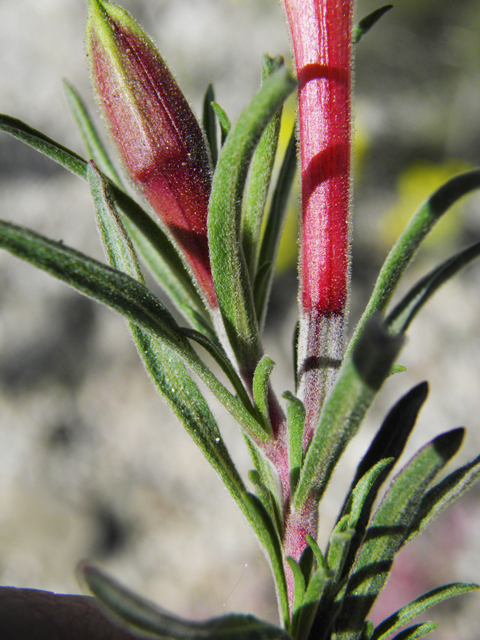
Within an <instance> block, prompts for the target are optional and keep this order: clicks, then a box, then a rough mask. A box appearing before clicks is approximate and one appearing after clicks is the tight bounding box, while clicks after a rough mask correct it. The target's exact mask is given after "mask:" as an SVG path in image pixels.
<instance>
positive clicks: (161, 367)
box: [87, 163, 248, 516]
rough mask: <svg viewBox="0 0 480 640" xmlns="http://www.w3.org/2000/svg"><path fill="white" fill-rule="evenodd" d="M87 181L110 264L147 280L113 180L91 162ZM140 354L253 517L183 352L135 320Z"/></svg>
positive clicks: (163, 393) (159, 387)
mask: <svg viewBox="0 0 480 640" xmlns="http://www.w3.org/2000/svg"><path fill="white" fill-rule="evenodd" d="M87 171H88V180H89V184H90V189H91V192H92V196H93V200H94V203H95V211H96V216H97V224H98V228H99V231H100V237H101V240H102V244H103V247H104V250H105V254H106V256H107V259H108V262H109V264H110V266H112V267H113V268H115V269H118V270H120V271H123V272H124V273H126V274H128V275H129V276H131V277H132V278H134V279H136V280H138V281H139V282H142V283H143V276H142V273H141V270H140V265H139V263H138V259H137V256H136V254H135V250H134V248H133V246H132V243H131V240H130V238H129V236H128V233H127V231H126V229H125V227H124V225H123V223H122V221H121V218H120V216H119V215H118V212H117V211H116V210H115V206H114V203H113V201H112V198H111V194H110V193H109V189H108V185H107V184H106V183H105V181H104V180H103V178H102V176H101V174H100V173H99V172H98V170H97V169H96V168H95V166H94V165H93V164H91V163H89V166H88V170H87ZM129 326H130V331H131V333H132V336H133V339H134V341H135V343H136V346H137V349H138V352H139V355H140V357H141V359H142V361H143V363H144V365H145V368H146V370H147V372H148V373H149V375H150V377H151V379H152V381H153V383H154V385H155V386H156V388H157V390H158V391H159V392H160V395H161V396H162V397H163V398H164V400H165V401H166V402H167V404H168V405H169V406H170V407H171V409H172V410H173V411H174V413H175V415H176V416H177V417H178V418H179V420H180V422H181V423H182V424H183V425H184V427H185V428H186V430H187V432H188V433H189V435H190V436H191V437H192V439H193V440H194V442H195V443H196V444H197V446H198V447H199V448H200V450H201V451H202V452H203V454H204V456H205V457H206V459H207V461H208V462H209V463H210V465H211V466H212V467H213V469H214V470H215V471H216V472H217V473H218V475H219V476H220V478H221V480H222V481H223V483H224V484H225V486H226V487H227V489H228V490H229V491H230V494H231V495H232V497H233V499H234V500H235V502H236V503H237V505H238V506H239V507H240V509H241V510H242V511H243V513H244V514H245V515H247V516H248V510H247V508H246V503H245V500H244V497H245V494H246V488H245V486H244V484H243V482H242V479H241V478H240V476H239V474H238V472H237V469H236V467H235V465H234V463H233V461H232V459H231V457H230V455H229V453H228V451H227V448H226V446H225V443H224V442H223V439H222V437H221V434H220V431H219V429H218V426H217V424H216V422H215V419H214V417H213V415H212V413H211V411H210V409H209V407H208V405H207V402H206V401H205V398H204V397H203V396H202V394H201V393H200V391H199V389H198V387H197V385H196V384H195V383H194V381H193V380H192V379H191V377H190V376H189V375H188V374H187V372H186V370H185V366H184V364H183V362H182V360H181V359H180V357H179V356H178V355H177V354H176V353H175V352H174V351H173V350H172V349H169V348H168V347H167V346H165V345H162V343H161V342H159V341H157V340H156V339H155V338H153V337H152V336H151V335H149V334H148V333H147V332H146V331H144V330H143V329H140V328H139V327H137V326H136V325H135V324H133V323H130V325H129Z"/></svg>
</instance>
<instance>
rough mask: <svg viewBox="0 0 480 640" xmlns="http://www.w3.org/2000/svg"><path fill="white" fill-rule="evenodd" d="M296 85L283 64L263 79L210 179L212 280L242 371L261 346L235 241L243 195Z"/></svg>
mask: <svg viewBox="0 0 480 640" xmlns="http://www.w3.org/2000/svg"><path fill="white" fill-rule="evenodd" d="M295 86H296V83H295V81H294V79H293V78H292V76H291V75H290V74H289V72H288V71H287V70H286V69H285V68H283V67H282V68H280V69H279V70H277V71H276V72H275V73H274V74H272V75H271V76H270V77H269V78H267V80H266V81H265V82H264V84H263V85H262V87H261V89H260V90H259V92H258V93H257V94H256V95H255V96H254V98H253V100H252V101H251V103H250V104H249V106H248V107H247V108H246V109H245V110H244V111H243V112H242V113H241V114H240V116H239V118H238V120H237V122H236V123H235V125H234V127H233V128H232V130H231V131H230V133H229V135H228V138H227V140H226V141H225V144H224V146H223V148H222V152H221V154H220V157H219V160H218V164H217V170H216V172H215V175H214V178H213V185H212V196H211V198H210V206H209V215H208V237H209V247H210V258H211V262H212V273H213V280H214V283H215V290H216V293H217V298H218V303H219V307H220V310H221V313H222V317H223V320H224V324H225V329H226V332H227V335H228V337H229V340H230V343H231V346H232V349H233V351H234V353H235V355H236V357H237V360H238V362H239V365H240V368H241V369H242V370H243V371H244V372H245V374H246V375H247V376H250V375H252V374H253V371H254V369H255V367H256V365H257V363H258V360H259V359H260V358H261V356H262V349H261V345H260V337H259V332H258V324H257V319H256V312H255V307H254V302H253V294H252V290H251V284H250V278H249V275H248V270H247V267H246V264H245V259H244V256H243V251H242V247H241V242H240V231H241V214H242V207H241V204H242V194H243V188H244V185H245V180H246V177H247V171H248V166H249V163H250V160H251V157H252V155H253V152H254V150H255V146H256V144H257V143H258V140H259V139H260V136H261V134H262V132H263V130H264V129H265V127H266V126H267V124H268V122H269V121H270V119H271V118H272V116H273V114H274V113H275V112H276V111H277V110H278V108H279V107H280V105H281V104H282V103H283V101H284V100H285V99H286V98H287V96H288V95H289V94H290V93H291V92H292V91H293V89H294V88H295Z"/></svg>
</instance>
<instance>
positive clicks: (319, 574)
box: [292, 568, 331, 640]
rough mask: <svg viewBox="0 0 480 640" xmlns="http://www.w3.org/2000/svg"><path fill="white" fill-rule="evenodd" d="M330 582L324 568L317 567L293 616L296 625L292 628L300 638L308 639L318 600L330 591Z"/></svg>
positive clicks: (300, 639)
mask: <svg viewBox="0 0 480 640" xmlns="http://www.w3.org/2000/svg"><path fill="white" fill-rule="evenodd" d="M330 584H331V581H330V578H329V575H328V573H326V572H325V571H324V569H323V568H320V569H317V570H316V571H315V573H314V574H313V576H312V578H311V580H310V582H309V583H308V586H307V589H306V591H305V596H304V598H303V603H302V605H301V607H300V608H299V609H297V611H296V612H295V615H294V617H293V625H294V627H293V628H292V634H294V635H295V637H296V638H297V639H298V640H306V638H308V637H309V634H310V630H311V627H312V623H313V620H314V618H315V614H316V611H317V607H318V602H319V600H320V599H321V598H322V596H323V594H324V593H325V592H326V591H328V589H329V587H330Z"/></svg>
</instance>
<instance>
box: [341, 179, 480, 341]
mask: <svg viewBox="0 0 480 640" xmlns="http://www.w3.org/2000/svg"><path fill="white" fill-rule="evenodd" d="M479 188H480V169H475V170H473V171H467V172H466V173H462V174H460V175H458V176H456V177H454V178H452V179H451V180H449V181H448V182H446V183H445V184H444V185H443V186H442V187H440V188H439V189H437V191H435V193H434V194H433V195H432V196H430V198H428V200H427V201H426V202H425V203H424V204H423V205H422V206H421V207H420V208H419V209H418V210H417V212H416V213H415V215H414V216H413V218H412V219H411V220H410V222H409V224H408V225H407V227H406V229H405V230H404V231H403V233H402V234H401V235H400V237H399V239H398V240H397V242H396V243H395V245H394V247H393V248H392V250H391V251H390V253H389V254H388V256H387V259H386V260H385V262H384V264H383V266H382V269H381V271H380V274H379V276H378V278H377V282H376V283H375V288H374V290H373V293H372V295H371V297H370V300H369V302H368V305H367V307H366V309H365V311H364V313H363V315H362V317H361V318H360V321H359V323H358V325H357V328H356V329H355V333H354V335H353V338H352V340H351V341H350V345H349V347H348V351H347V353H350V352H351V351H352V349H353V347H354V345H355V344H356V343H357V341H358V339H359V337H360V335H361V333H362V331H363V327H364V326H365V323H366V322H367V320H368V318H370V317H371V316H372V315H373V314H374V313H378V312H384V311H385V309H386V308H387V306H388V304H389V303H390V300H391V298H392V296H393V293H394V291H395V289H396V288H397V285H398V283H399V281H400V279H401V277H402V276H403V274H404V273H405V270H406V269H407V267H408V265H409V264H410V262H411V260H412V258H413V257H414V255H415V253H416V252H417V249H418V248H419V246H420V244H421V243H422V241H423V240H424V238H425V237H426V235H427V234H428V233H429V231H430V230H431V229H432V228H433V227H434V225H435V224H436V223H437V222H438V220H439V219H440V218H441V217H442V215H443V214H444V213H445V212H446V211H447V210H448V209H449V208H450V207H451V206H452V205H453V204H454V203H455V202H456V201H457V200H459V199H460V198H462V197H463V196H465V195H467V194H468V193H470V192H472V191H474V190H476V189H479Z"/></svg>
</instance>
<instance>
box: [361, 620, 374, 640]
mask: <svg viewBox="0 0 480 640" xmlns="http://www.w3.org/2000/svg"><path fill="white" fill-rule="evenodd" d="M374 631H375V627H374V624H373V622H372V621H371V620H367V621H366V622H365V624H364V625H363V632H362V637H361V640H371V638H372V636H373V633H374Z"/></svg>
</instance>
